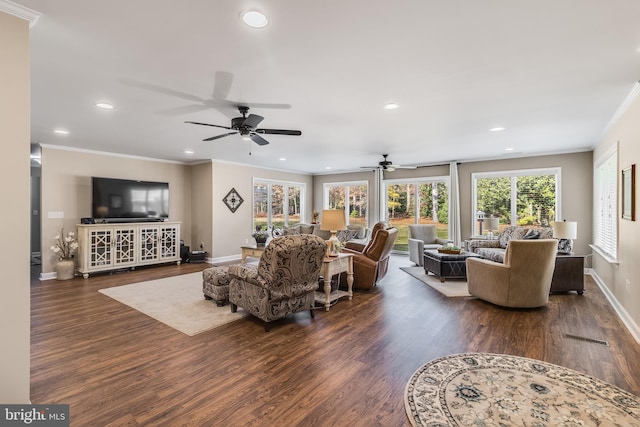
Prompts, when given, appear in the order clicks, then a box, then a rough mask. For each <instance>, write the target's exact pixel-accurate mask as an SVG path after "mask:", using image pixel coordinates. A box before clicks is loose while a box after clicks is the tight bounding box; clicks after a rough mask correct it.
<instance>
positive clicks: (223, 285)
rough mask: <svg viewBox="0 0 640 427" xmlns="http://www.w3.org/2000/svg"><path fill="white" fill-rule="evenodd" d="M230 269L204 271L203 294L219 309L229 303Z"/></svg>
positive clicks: (215, 268) (218, 268)
mask: <svg viewBox="0 0 640 427" xmlns="http://www.w3.org/2000/svg"><path fill="white" fill-rule="evenodd" d="M229 281H230V279H229V267H211V268H207V269H206V270H202V293H203V294H204V297H205V298H206V299H212V300H214V301H215V302H216V305H217V306H218V307H222V306H223V305H225V304H226V303H227V302H228V301H229Z"/></svg>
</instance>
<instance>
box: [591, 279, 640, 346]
mask: <svg viewBox="0 0 640 427" xmlns="http://www.w3.org/2000/svg"><path fill="white" fill-rule="evenodd" d="M589 274H591V277H593V280H595V282H596V284H597V285H598V287H599V288H600V290H601V291H602V293H603V294H604V296H605V297H606V298H607V300H609V303H611V306H612V307H613V309H614V310H615V312H616V313H617V314H618V317H619V318H620V320H622V323H624V325H625V326H626V327H627V329H628V330H629V332H630V333H631V335H632V336H633V338H635V340H636V342H637V343H638V344H640V326H638V324H637V323H636V322H635V321H634V320H633V318H632V317H631V316H630V315H629V313H628V312H627V310H625V308H624V307H623V306H622V304H620V302H618V299H617V298H616V297H615V295H613V294H612V293H611V290H609V288H608V287H607V285H605V283H604V281H603V280H602V279H601V278H600V276H598V274H597V273H596V272H595V271H594V270H593V269H591V270H590V272H589Z"/></svg>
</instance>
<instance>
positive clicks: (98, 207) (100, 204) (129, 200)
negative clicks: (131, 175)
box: [91, 176, 169, 223]
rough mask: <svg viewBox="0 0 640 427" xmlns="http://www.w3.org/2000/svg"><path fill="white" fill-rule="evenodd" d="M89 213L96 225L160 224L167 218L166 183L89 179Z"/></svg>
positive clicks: (167, 185) (167, 198)
mask: <svg viewBox="0 0 640 427" xmlns="http://www.w3.org/2000/svg"><path fill="white" fill-rule="evenodd" d="M91 187H92V195H93V196H92V201H91V206H92V207H91V214H92V216H93V218H94V219H95V220H96V222H98V223H100V222H135V221H164V220H165V219H167V218H169V183H168V182H150V181H133V180H127V179H115V178H100V177H95V176H94V177H92V178H91Z"/></svg>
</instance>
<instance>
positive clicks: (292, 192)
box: [253, 179, 306, 230]
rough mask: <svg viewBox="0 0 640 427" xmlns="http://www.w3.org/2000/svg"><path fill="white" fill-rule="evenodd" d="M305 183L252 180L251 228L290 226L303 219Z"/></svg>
mask: <svg viewBox="0 0 640 427" xmlns="http://www.w3.org/2000/svg"><path fill="white" fill-rule="evenodd" d="M305 189H306V185H305V184H303V183H296V182H282V181H271V180H265V179H254V180H253V229H254V230H255V229H259V228H260V229H273V228H283V227H290V226H292V225H295V224H298V223H300V222H302V221H304V218H303V216H304V214H303V212H304V194H305Z"/></svg>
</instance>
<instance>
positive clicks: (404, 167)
mask: <svg viewBox="0 0 640 427" xmlns="http://www.w3.org/2000/svg"><path fill="white" fill-rule="evenodd" d="M391 167H393V168H396V169H417V166H400V165H392V166H391Z"/></svg>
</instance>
